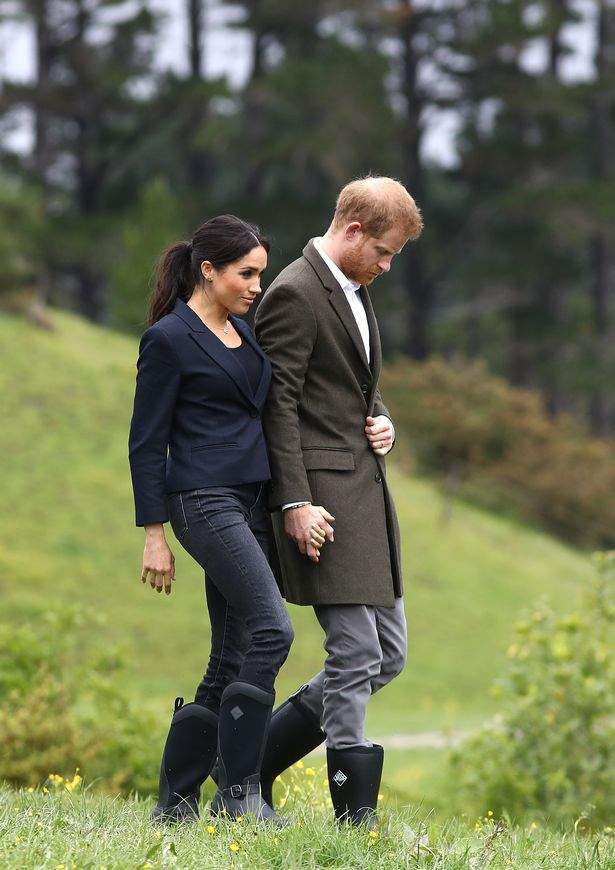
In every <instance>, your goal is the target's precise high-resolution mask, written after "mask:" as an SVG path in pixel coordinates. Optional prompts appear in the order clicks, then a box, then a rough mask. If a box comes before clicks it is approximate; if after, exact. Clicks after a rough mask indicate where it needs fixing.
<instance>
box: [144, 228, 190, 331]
mask: <svg viewBox="0 0 615 870" xmlns="http://www.w3.org/2000/svg"><path fill="white" fill-rule="evenodd" d="M197 281H198V277H195V276H194V275H193V270H192V245H191V244H190V243H189V242H176V243H175V244H174V245H171V247H170V248H167V250H166V251H165V252H164V254H163V255H162V257H161V258H160V260H159V261H158V265H157V267H156V286H155V287H154V292H153V293H152V296H151V299H150V302H149V310H148V316H147V322H148V326H151V325H152V324H153V323H156V321H157V320H160V318H161V317H164V315H165V314H168V313H169V312H170V311H172V310H173V306H174V305H175V302H176V300H177V298H178V297H179V298H180V299H183V300H184V301H187V300H188V299H189V298H190V296H191V295H192V291H193V289H194V286H195V284H196V283H197Z"/></svg>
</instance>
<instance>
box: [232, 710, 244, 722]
mask: <svg viewBox="0 0 615 870" xmlns="http://www.w3.org/2000/svg"><path fill="white" fill-rule="evenodd" d="M231 716H232V717H233V719H235V721H237V719H241V717H242V716H243V710H242V709H241V707H239V706H235V707H233V709H232V710H231Z"/></svg>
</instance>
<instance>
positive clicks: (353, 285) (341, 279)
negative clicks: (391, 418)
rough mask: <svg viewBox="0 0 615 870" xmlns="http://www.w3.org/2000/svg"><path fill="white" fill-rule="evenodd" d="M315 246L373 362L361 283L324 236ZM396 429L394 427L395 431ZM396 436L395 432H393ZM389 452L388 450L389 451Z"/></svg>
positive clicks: (294, 504)
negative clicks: (350, 274)
mask: <svg viewBox="0 0 615 870" xmlns="http://www.w3.org/2000/svg"><path fill="white" fill-rule="evenodd" d="M314 247H315V248H316V250H317V251H318V253H319V254H320V256H321V257H322V259H323V260H324V262H325V265H326V266H328V268H329V270H330V272H331V274H332V275H333V277H334V278H335V280H336V281H337V282H338V283H339V285H340V287H341V288H342V290H343V291H344V295H345V296H346V299H347V300H348V304H349V305H350V309H351V311H352V313H353V314H354V319H355V320H356V322H357V326H358V327H359V332H360V333H361V338H362V339H363V346H364V347H365V356H366V357H367V361H368V363H371V356H370V354H371V348H370V344H369V324H368V322H367V314H366V313H365V307H364V305H363V302H362V301H361V297H360V296H359V293H358V290H359V288H360V287H361V285H360V284H359V283H358V282H357V281H351V280H350V278H347V277H346V275H344V273H343V272H342V270H341V269H340V267H339V266H338V265H337V263H334V262H333V260H332V259H331V257H330V256H329V255H328V254H327V253H326V252H325V251H324V250H323V247H322V236H318V237H317V238H315V239H314ZM391 428H392V429H393V423H392V422H391ZM394 432H395V430H394V429H393V433H394ZM393 437H395V434H393ZM387 452H388V451H387ZM304 504H310V502H309V501H293V502H289V503H288V504H285V505H282V510H287V508H291V507H301V506H302V505H304Z"/></svg>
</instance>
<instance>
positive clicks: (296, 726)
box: [211, 684, 325, 807]
mask: <svg viewBox="0 0 615 870" xmlns="http://www.w3.org/2000/svg"><path fill="white" fill-rule="evenodd" d="M306 689H307V684H306V685H305V686H302V687H301V688H300V689H299V691H298V692H295V694H294V695H291V696H290V698H288V699H287V700H286V701H284V703H283V704H280V706H279V707H278V708H277V710H274V711H273V715H272V717H271V722H270V724H269V736H268V737H267V743H266V746H265V752H264V754H263V763H262V766H261V795H262V797H263V800H264V801H266V803H268V804H269V806H270V807H273V794H272V792H273V783H274V780H275V778H276V776H279V775H280V774H281V773H283V772H284V771H285V770H287V769H288V768H289V767H290V766H291V765H292V764H295V762H297V761H299V759H300V758H303V757H304V755H307V754H308V752H311V751H312V750H313V749H316V747H317V746H320V744H321V743H322V742H323V740H324V739H325V732H324V731H323V730H322V729H321V727H320V725H319V723H318V720H317V719H316V717H315V716H314V714H313V713H312V711H311V710H308V709H307V707H305V705H304V704H303V703H302V701H301V695H302V694H303V692H305V690H306ZM211 778H212V779H213V781H214V782H215V783H216V784H217V782H218V778H219V772H218V764H217V762H216V764H215V765H214V767H213V769H212V771H211Z"/></svg>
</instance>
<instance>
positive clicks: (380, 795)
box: [378, 793, 384, 801]
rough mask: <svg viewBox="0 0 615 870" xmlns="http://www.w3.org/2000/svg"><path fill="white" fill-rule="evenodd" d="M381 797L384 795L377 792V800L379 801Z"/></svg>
mask: <svg viewBox="0 0 615 870" xmlns="http://www.w3.org/2000/svg"><path fill="white" fill-rule="evenodd" d="M383 797H384V795H383V794H380V793H379V794H378V800H379V801H381V800H382V799H383Z"/></svg>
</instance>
